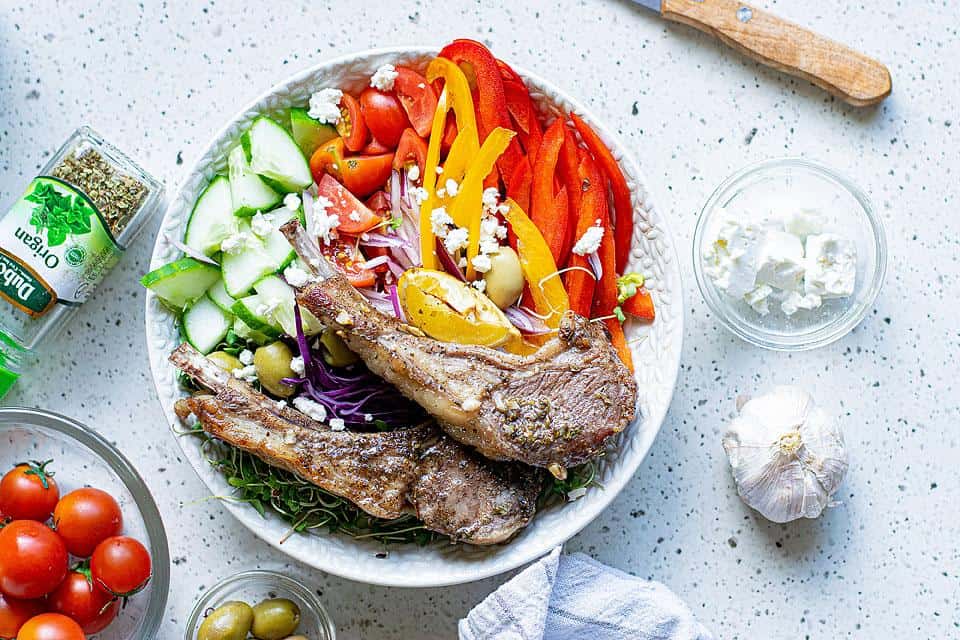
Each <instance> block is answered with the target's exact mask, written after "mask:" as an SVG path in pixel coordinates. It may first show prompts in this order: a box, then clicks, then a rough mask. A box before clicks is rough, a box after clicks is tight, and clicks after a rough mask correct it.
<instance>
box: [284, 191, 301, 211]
mask: <svg viewBox="0 0 960 640" xmlns="http://www.w3.org/2000/svg"><path fill="white" fill-rule="evenodd" d="M283 206H285V207H286V208H287V209H290V211H296V210H297V209H299V208H300V196H298V195H297V194H295V193H288V194H287V195H285V196H283Z"/></svg>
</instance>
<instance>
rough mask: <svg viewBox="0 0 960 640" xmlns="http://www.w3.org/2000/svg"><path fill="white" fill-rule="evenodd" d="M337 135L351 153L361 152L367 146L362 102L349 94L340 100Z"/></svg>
mask: <svg viewBox="0 0 960 640" xmlns="http://www.w3.org/2000/svg"><path fill="white" fill-rule="evenodd" d="M337 133H339V134H340V137H341V138H343V144H344V145H346V147H347V149H349V150H350V151H353V152H357V151H360V150H361V149H363V147H364V145H365V144H367V125H366V123H365V122H364V120H363V112H362V111H361V110H360V102H359V101H358V100H357V99H356V98H354V97H353V96H352V95H350V94H349V93H345V94H343V97H342V98H341V99H340V120H338V121H337Z"/></svg>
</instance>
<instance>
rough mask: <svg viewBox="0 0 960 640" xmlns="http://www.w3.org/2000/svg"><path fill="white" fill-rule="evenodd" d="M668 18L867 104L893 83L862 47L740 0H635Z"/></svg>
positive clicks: (851, 100) (854, 102)
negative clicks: (841, 40) (856, 48)
mask: <svg viewBox="0 0 960 640" xmlns="http://www.w3.org/2000/svg"><path fill="white" fill-rule="evenodd" d="M634 2H636V3H637V4H640V5H642V6H644V7H647V8H648V9H652V10H654V11H656V12H657V13H659V14H660V15H661V16H663V17H664V18H666V19H667V20H673V21H674V22H682V23H684V24H688V25H690V26H692V27H694V28H695V29H699V30H700V31H703V32H705V33H709V34H711V35H714V36H716V37H718V38H720V39H721V40H723V41H724V42H725V43H727V44H728V45H730V46H731V47H733V48H734V49H736V50H737V51H740V52H741V53H744V54H746V55H748V56H750V57H751V58H753V59H755V60H757V61H759V62H762V63H763V64H765V65H768V66H770V67H773V68H774V69H778V70H780V71H783V72H784V73H789V74H790V75H792V76H796V77H798V78H803V79H805V80H809V81H810V82H812V83H813V84H815V85H817V86H818V87H821V88H823V89H825V90H827V91H829V92H830V93H832V94H833V95H835V96H837V97H838V98H840V99H841V100H843V101H844V102H847V103H849V104H852V105H854V106H857V107H863V106H867V105H872V104H876V103H878V102H880V101H881V100H883V99H884V98H886V97H887V96H888V95H890V90H891V88H892V85H891V80H890V71H888V70H887V68H886V67H885V66H884V65H883V64H881V63H879V62H877V61H876V60H874V59H873V58H868V57H867V56H865V55H863V54H862V53H860V52H859V51H854V50H853V49H851V48H849V47H847V46H845V45H842V44H840V43H839V42H834V41H833V40H829V39H827V38H824V37H823V36H820V35H817V34H816V33H814V32H812V31H810V30H808V29H804V28H803V27H801V26H799V25H795V24H793V23H792V22H787V21H786V20H781V19H780V18H778V17H776V16H774V15H772V14H770V13H767V12H765V11H761V10H759V9H755V8H753V7H751V6H749V5H746V4H743V3H742V2H736V1H735V0H634Z"/></svg>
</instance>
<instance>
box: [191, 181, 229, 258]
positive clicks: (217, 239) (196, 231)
mask: <svg viewBox="0 0 960 640" xmlns="http://www.w3.org/2000/svg"><path fill="white" fill-rule="evenodd" d="M236 232H237V219H236V218H235V217H234V215H233V197H232V196H231V194H230V181H229V180H227V179H226V178H225V177H223V176H216V177H214V179H213V181H212V182H210V184H209V185H207V188H206V189H204V190H203V193H201V194H200V197H199V198H197V203H196V204H195V205H193V211H192V212H191V213H190V219H189V220H187V232H186V233H185V234H184V236H183V241H184V242H185V243H186V244H187V246H188V247H191V248H193V249H196V250H197V251H199V252H201V253H204V254H206V255H208V256H210V255H213V254H214V253H216V252H217V251H219V250H220V243H221V242H223V239H224V238H226V237H227V236H229V235H231V234H233V233H236Z"/></svg>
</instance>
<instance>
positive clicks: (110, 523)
mask: <svg viewBox="0 0 960 640" xmlns="http://www.w3.org/2000/svg"><path fill="white" fill-rule="evenodd" d="M53 524H54V526H55V527H56V528H57V533H59V534H60V537H61V538H63V542H64V544H66V545H67V550H68V551H69V552H70V553H72V554H73V555H75V556H78V557H80V558H89V557H90V554H91V553H93V550H94V549H95V548H96V547H97V545H98V544H100V543H101V542H102V541H104V540H106V539H107V538H109V537H110V536H115V535H117V534H118V533H120V530H121V529H122V528H123V514H122V513H121V512H120V505H118V504H117V501H116V500H114V499H113V496H111V495H110V494H109V493H107V492H106V491H101V490H100V489H94V488H92V487H84V488H82V489H77V490H76V491H71V492H70V493H68V494H67V495H65V496H63V498H61V499H60V502H58V503H57V506H56V508H55V509H54V510H53Z"/></svg>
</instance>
